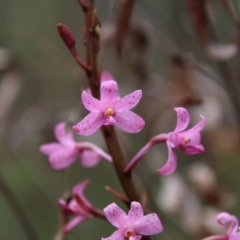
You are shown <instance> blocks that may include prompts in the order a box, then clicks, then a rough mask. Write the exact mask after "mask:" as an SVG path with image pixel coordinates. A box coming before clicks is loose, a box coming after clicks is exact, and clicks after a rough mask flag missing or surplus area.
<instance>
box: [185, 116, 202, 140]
mask: <svg viewBox="0 0 240 240" xmlns="http://www.w3.org/2000/svg"><path fill="white" fill-rule="evenodd" d="M200 117H201V120H200V122H199V123H197V124H196V125H195V126H193V127H192V128H190V129H188V130H187V131H184V132H182V133H181V134H184V135H186V136H193V135H195V134H196V133H199V132H200V131H201V130H202V129H203V128H204V127H205V125H206V120H205V118H204V117H203V116H202V115H200Z"/></svg>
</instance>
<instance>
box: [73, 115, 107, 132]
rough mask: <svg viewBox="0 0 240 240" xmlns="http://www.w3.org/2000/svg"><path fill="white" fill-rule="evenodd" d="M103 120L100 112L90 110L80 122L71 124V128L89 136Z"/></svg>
mask: <svg viewBox="0 0 240 240" xmlns="http://www.w3.org/2000/svg"><path fill="white" fill-rule="evenodd" d="M103 120H104V118H103V115H102V112H91V113H89V114H88V115H87V116H86V117H85V118H84V119H83V120H82V121H81V122H79V123H78V124H76V125H75V126H73V129H74V130H75V131H76V132H77V133H79V134H81V135H83V136H89V135H91V134H93V133H95V132H96V131H97V130H98V129H99V128H100V127H101V125H102V123H103Z"/></svg>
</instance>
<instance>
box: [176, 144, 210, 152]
mask: <svg viewBox="0 0 240 240" xmlns="http://www.w3.org/2000/svg"><path fill="white" fill-rule="evenodd" d="M180 149H181V150H182V151H183V152H184V153H186V154H200V153H204V151H205V149H204V146H203V145H202V144H198V145H193V146H190V145H189V146H188V145H187V146H186V147H184V148H183V147H180Z"/></svg>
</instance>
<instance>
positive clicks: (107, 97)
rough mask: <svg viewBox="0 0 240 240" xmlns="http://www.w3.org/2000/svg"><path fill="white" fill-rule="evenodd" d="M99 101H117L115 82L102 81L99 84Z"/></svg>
mask: <svg viewBox="0 0 240 240" xmlns="http://www.w3.org/2000/svg"><path fill="white" fill-rule="evenodd" d="M100 92H101V101H102V102H106V103H109V102H114V101H116V100H117V99H118V97H119V93H118V84H117V82H116V81H112V80H109V81H104V82H102V83H101V89H100Z"/></svg>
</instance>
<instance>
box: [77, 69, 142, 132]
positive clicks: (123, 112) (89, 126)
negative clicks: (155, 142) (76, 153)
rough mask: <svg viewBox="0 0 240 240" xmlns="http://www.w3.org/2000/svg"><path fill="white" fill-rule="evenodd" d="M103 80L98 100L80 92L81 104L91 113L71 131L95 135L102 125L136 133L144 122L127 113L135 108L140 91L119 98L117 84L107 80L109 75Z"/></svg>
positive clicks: (130, 112) (84, 92) (136, 116)
mask: <svg viewBox="0 0 240 240" xmlns="http://www.w3.org/2000/svg"><path fill="white" fill-rule="evenodd" d="M103 74H104V75H103V76H102V77H103V78H106V79H107V80H104V81H102V82H101V86H100V95H101V97H100V100H98V99H96V98H94V97H92V95H91V94H89V93H88V92H87V91H83V92H82V102H83V105H84V106H85V108H86V109H88V110H89V111H91V113H89V114H88V115H87V116H86V117H85V118H84V119H83V120H82V121H81V122H79V123H78V124H76V125H75V126H73V129H74V130H75V131H76V132H77V133H79V134H81V135H83V136H88V135H91V134H93V133H95V132H96V131H97V130H98V129H99V128H100V127H101V126H102V125H112V126H114V125H116V126H117V127H118V128H120V129H121V130H123V131H126V132H130V133H137V132H139V131H141V130H142V128H143V127H144V125H145V122H144V120H143V119H142V118H141V117H140V116H138V115H137V114H135V113H133V112H132V111H129V110H130V109H132V108H133V107H135V106H136V105H137V104H138V102H139V101H140V99H141V97H142V91H141V90H137V91H135V92H132V93H130V94H129V95H127V96H125V97H123V98H119V93H118V84H117V82H116V81H115V80H113V79H112V80H109V77H111V75H109V73H108V74H106V72H104V73H103Z"/></svg>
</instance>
